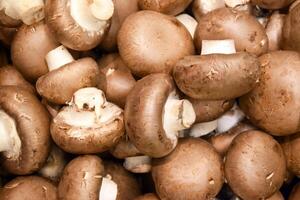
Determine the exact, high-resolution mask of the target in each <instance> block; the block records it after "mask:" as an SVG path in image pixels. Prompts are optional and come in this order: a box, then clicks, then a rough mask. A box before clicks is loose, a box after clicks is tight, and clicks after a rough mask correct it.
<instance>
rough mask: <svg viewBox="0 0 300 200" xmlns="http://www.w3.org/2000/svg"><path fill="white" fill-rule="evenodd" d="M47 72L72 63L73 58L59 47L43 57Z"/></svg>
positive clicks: (62, 47)
mask: <svg viewBox="0 0 300 200" xmlns="http://www.w3.org/2000/svg"><path fill="white" fill-rule="evenodd" d="M45 59H46V62H47V65H48V69H49V71H52V70H55V69H58V68H60V67H62V66H64V65H66V64H68V63H71V62H73V61H74V58H73V56H72V55H71V54H70V52H69V51H68V49H66V48H65V47H64V46H62V45H61V46H59V47H57V48H55V49H53V50H51V51H49V52H48V54H47V55H46V57H45Z"/></svg>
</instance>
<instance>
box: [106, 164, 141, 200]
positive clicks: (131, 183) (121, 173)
mask: <svg viewBox="0 0 300 200" xmlns="http://www.w3.org/2000/svg"><path fill="white" fill-rule="evenodd" d="M104 166H105V171H106V173H107V174H109V175H110V176H111V177H112V180H113V181H114V182H115V183H116V184H117V185H118V194H117V198H116V200H132V199H134V198H135V197H137V196H139V195H141V188H140V184H139V182H138V181H137V179H136V177H135V176H134V175H133V174H131V173H129V172H128V171H126V170H125V169H124V167H123V166H122V165H120V164H117V163H114V162H105V163H104Z"/></svg>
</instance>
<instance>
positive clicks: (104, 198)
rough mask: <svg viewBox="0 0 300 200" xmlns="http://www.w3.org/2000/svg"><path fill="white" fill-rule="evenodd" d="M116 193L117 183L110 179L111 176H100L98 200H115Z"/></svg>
mask: <svg viewBox="0 0 300 200" xmlns="http://www.w3.org/2000/svg"><path fill="white" fill-rule="evenodd" d="M117 195H118V185H117V184H116V183H115V182H114V181H113V180H111V176H110V175H107V177H103V178H102V184H101V189H100V192H99V200H116V199H117Z"/></svg>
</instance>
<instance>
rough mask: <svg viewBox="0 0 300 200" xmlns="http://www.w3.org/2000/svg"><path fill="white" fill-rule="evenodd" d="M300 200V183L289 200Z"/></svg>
mask: <svg viewBox="0 0 300 200" xmlns="http://www.w3.org/2000/svg"><path fill="white" fill-rule="evenodd" d="M298 199H300V183H298V184H297V185H295V186H294V188H293V190H292V192H291V194H290V196H289V199H288V200H298Z"/></svg>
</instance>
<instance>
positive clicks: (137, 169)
mask: <svg viewBox="0 0 300 200" xmlns="http://www.w3.org/2000/svg"><path fill="white" fill-rule="evenodd" d="M151 161H152V159H151V158H150V157H149V156H145V155H142V156H130V157H126V158H125V161H124V163H123V166H124V168H125V169H126V170H127V171H130V172H132V173H137V174H142V173H148V172H150V171H151V167H152V165H151Z"/></svg>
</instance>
